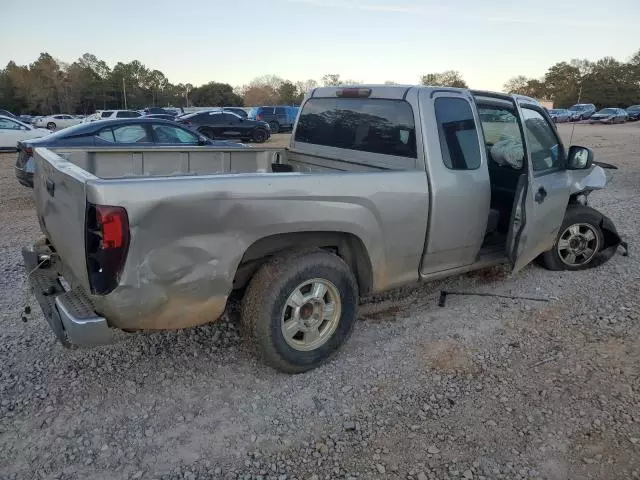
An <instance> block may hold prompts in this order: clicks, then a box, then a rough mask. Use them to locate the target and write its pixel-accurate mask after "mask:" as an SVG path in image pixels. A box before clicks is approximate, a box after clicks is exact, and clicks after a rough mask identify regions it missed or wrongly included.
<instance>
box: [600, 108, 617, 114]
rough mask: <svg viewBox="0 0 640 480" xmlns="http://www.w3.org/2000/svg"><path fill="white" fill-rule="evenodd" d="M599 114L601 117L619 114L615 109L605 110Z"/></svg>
mask: <svg viewBox="0 0 640 480" xmlns="http://www.w3.org/2000/svg"><path fill="white" fill-rule="evenodd" d="M598 113H599V114H601V115H613V114H614V113H617V111H616V109H615V108H603V109H602V110H600V111H599V112H598Z"/></svg>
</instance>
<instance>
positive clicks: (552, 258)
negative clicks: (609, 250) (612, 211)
mask: <svg viewBox="0 0 640 480" xmlns="http://www.w3.org/2000/svg"><path fill="white" fill-rule="evenodd" d="M601 221H602V215H601V214H600V213H598V212H597V211H596V210H594V209H593V208H591V207H586V206H584V205H569V207H568V208H567V212H566V213H565V216H564V221H563V222H562V226H561V227H560V231H559V232H558V236H557V237H556V241H555V242H554V244H553V248H552V249H551V250H549V251H547V252H545V253H543V254H542V255H541V257H540V261H541V263H542V265H543V266H544V267H545V268H547V269H549V270H584V269H586V268H591V267H592V266H594V265H593V264H594V259H596V258H597V257H598V252H599V251H600V250H602V248H603V247H604V235H603V234H602V229H601V228H600V222H601Z"/></svg>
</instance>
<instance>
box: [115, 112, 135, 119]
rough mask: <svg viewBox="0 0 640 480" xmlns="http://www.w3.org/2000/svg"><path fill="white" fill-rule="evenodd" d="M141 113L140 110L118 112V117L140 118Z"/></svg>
mask: <svg viewBox="0 0 640 480" xmlns="http://www.w3.org/2000/svg"><path fill="white" fill-rule="evenodd" d="M139 116H140V114H139V113H138V112H127V111H124V112H118V114H117V115H116V117H117V118H138V117H139Z"/></svg>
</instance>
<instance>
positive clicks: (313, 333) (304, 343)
mask: <svg viewBox="0 0 640 480" xmlns="http://www.w3.org/2000/svg"><path fill="white" fill-rule="evenodd" d="M341 313H342V302H341V301H340V294H339V293H338V289H337V288H336V286H335V285H334V284H333V283H331V282H330V281H328V280H325V279H323V278H313V279H311V280H307V281H305V282H302V283H301V284H300V285H298V286H297V287H296V288H295V289H294V290H293V292H291V295H289V297H288V298H287V301H286V302H285V304H284V308H283V309H282V319H281V322H280V323H281V330H282V336H283V337H284V339H285V341H286V342H287V345H289V346H290V347H291V348H293V349H295V350H298V351H302V352H308V351H310V350H315V349H316V348H319V347H321V346H322V345H324V344H325V343H326V342H327V341H328V340H329V339H330V338H331V336H332V335H333V333H334V332H335V330H336V328H337V327H338V323H340V316H341Z"/></svg>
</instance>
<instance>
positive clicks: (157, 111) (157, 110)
mask: <svg viewBox="0 0 640 480" xmlns="http://www.w3.org/2000/svg"><path fill="white" fill-rule="evenodd" d="M141 113H142V114H143V115H145V116H147V115H170V116H172V117H175V116H176V115H175V112H174V111H173V110H166V109H164V108H162V107H148V108H145V109H144V110H142V112H141Z"/></svg>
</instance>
